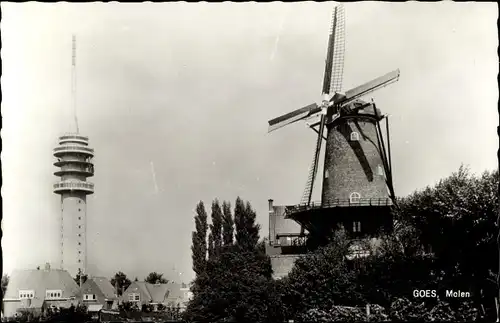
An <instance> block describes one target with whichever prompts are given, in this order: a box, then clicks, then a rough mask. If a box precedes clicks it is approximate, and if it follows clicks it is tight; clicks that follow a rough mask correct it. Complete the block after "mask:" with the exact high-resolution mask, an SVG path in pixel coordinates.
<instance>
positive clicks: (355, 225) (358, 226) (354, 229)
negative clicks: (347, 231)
mask: <svg viewBox="0 0 500 323" xmlns="http://www.w3.org/2000/svg"><path fill="white" fill-rule="evenodd" d="M352 232H361V222H359V221H355V222H353V223H352Z"/></svg>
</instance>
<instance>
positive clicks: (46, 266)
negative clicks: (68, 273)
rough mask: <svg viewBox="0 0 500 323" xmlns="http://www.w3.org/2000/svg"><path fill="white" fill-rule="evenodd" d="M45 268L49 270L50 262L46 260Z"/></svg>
mask: <svg viewBox="0 0 500 323" xmlns="http://www.w3.org/2000/svg"><path fill="white" fill-rule="evenodd" d="M45 270H50V264H49V263H48V262H46V263H45Z"/></svg>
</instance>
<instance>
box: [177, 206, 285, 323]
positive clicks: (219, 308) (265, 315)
mask: <svg viewBox="0 0 500 323" xmlns="http://www.w3.org/2000/svg"><path fill="white" fill-rule="evenodd" d="M235 214H238V220H239V222H238V227H237V228H238V229H239V231H238V230H237V244H236V245H233V243H232V242H233V241H232V240H233V237H232V235H233V224H232V223H233V221H232V216H231V212H230V205H229V203H223V225H222V228H223V232H222V234H223V243H224V247H223V248H222V249H221V251H220V253H219V255H218V256H217V257H211V258H209V259H208V261H207V263H206V264H207V266H206V274H205V275H204V276H198V275H197V277H196V280H195V285H197V286H199V287H198V288H197V289H196V292H194V295H193V296H194V297H193V299H192V300H191V301H190V302H189V303H188V307H187V309H186V311H185V312H184V315H183V316H184V318H185V319H186V320H193V321H223V320H237V321H243V320H245V321H255V322H262V321H266V320H271V321H273V320H277V321H279V320H281V318H282V316H281V314H280V313H281V312H282V310H281V309H282V307H283V306H282V304H281V302H280V297H279V295H278V293H277V290H276V288H275V284H274V281H273V279H272V268H271V262H270V259H269V257H268V256H267V255H266V254H265V252H264V245H263V244H262V243H261V244H258V243H257V242H258V236H259V228H260V227H259V226H258V225H257V224H255V212H254V211H253V210H252V209H251V206H250V204H249V203H247V205H245V204H244V203H243V201H242V200H241V199H240V198H238V199H237V201H236V209H235ZM235 223H236V221H235ZM213 228H214V227H213V226H212V227H211V230H212V229H213ZM238 232H239V235H238ZM214 240H215V239H214ZM243 246H244V247H243Z"/></svg>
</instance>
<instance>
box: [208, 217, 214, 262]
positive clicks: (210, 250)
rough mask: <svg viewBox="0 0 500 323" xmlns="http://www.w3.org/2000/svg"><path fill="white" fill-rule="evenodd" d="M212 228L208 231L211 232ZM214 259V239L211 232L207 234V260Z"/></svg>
mask: <svg viewBox="0 0 500 323" xmlns="http://www.w3.org/2000/svg"><path fill="white" fill-rule="evenodd" d="M212 229H213V227H212V225H210V230H212ZM213 258H214V238H213V235H212V232H210V233H209V234H208V259H209V260H210V259H213Z"/></svg>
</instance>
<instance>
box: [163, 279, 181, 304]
mask: <svg viewBox="0 0 500 323" xmlns="http://www.w3.org/2000/svg"><path fill="white" fill-rule="evenodd" d="M166 285H167V288H168V297H167V298H168V299H169V300H173V299H178V298H183V297H184V293H183V291H181V287H182V285H181V284H179V283H174V282H172V283H168V284H166Z"/></svg>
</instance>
